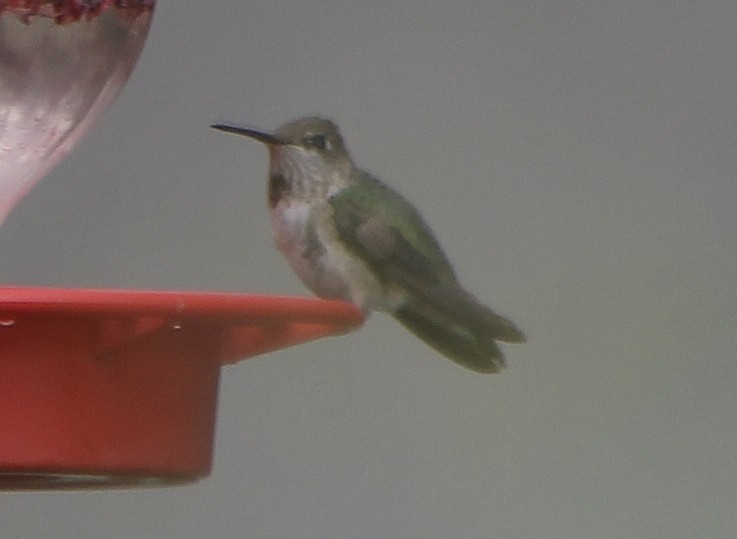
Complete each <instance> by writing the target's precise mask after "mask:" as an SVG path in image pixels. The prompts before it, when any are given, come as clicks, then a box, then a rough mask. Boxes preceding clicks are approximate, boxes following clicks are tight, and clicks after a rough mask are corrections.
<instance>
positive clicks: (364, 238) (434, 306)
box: [329, 176, 525, 372]
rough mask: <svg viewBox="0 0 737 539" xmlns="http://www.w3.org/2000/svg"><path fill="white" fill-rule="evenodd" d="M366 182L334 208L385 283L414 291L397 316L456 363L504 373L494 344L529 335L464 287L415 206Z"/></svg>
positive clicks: (341, 229)
mask: <svg viewBox="0 0 737 539" xmlns="http://www.w3.org/2000/svg"><path fill="white" fill-rule="evenodd" d="M362 180H363V181H362V182H361V183H360V185H358V186H357V187H356V188H353V187H349V188H346V189H344V190H342V191H340V192H339V193H337V194H336V195H334V196H333V197H332V198H331V199H330V201H329V202H330V205H331V207H332V210H333V217H334V222H335V226H336V231H337V233H338V235H339V237H340V240H341V241H342V242H343V243H344V244H345V245H346V246H347V247H348V248H349V249H351V250H352V251H353V252H354V253H355V254H356V255H357V256H359V257H361V259H362V260H364V261H365V262H366V263H367V264H368V265H369V266H370V267H371V269H372V270H373V271H374V272H375V273H376V274H377V275H378V276H379V278H380V279H382V280H383V281H384V282H387V283H394V284H397V285H399V286H400V287H402V288H404V289H405V290H406V291H407V292H409V296H410V299H409V300H408V302H407V303H406V304H405V305H403V306H402V307H400V309H399V310H398V311H397V312H395V313H393V314H394V316H395V317H396V318H397V319H399V320H400V322H402V323H403V324H404V325H405V326H407V327H408V328H409V329H410V330H412V331H413V332H414V333H415V334H416V335H418V336H419V337H420V338H422V339H423V340H425V341H426V342H428V343H429V344H430V345H431V346H433V347H434V348H435V349H437V350H438V351H440V352H441V353H443V354H445V355H446V356H448V357H450V358H451V359H453V360H454V361H456V362H458V363H460V364H462V365H465V366H466V367H469V368H471V369H473V370H477V371H482V372H497V371H498V370H500V368H501V366H502V365H503V364H504V359H503V356H502V354H501V352H500V351H499V349H498V348H497V347H496V345H495V343H494V340H500V341H506V342H523V341H524V340H525V337H524V335H523V334H522V332H521V331H520V330H519V329H518V328H517V327H516V326H515V325H514V323H512V322H511V321H509V320H507V319H505V318H503V317H501V316H499V315H497V314H496V313H494V312H493V311H492V310H491V309H489V308H487V307H485V306H484V305H482V304H481V303H479V302H478V301H477V300H476V299H475V298H474V297H473V296H472V295H471V294H470V293H468V292H466V291H465V290H464V289H463V288H462V287H461V286H460V285H459V283H458V282H457V280H456V278H455V275H454V273H453V270H452V268H451V266H450V263H449V262H448V260H447V258H446V257H445V255H444V254H443V251H442V249H441V247H440V245H439V244H438V242H437V240H436V239H435V237H434V236H433V234H432V232H431V231H430V229H429V228H428V227H427V225H425V223H424V221H423V220H422V217H421V216H420V215H419V213H418V212H417V210H415V208H414V207H413V206H412V205H411V204H410V203H409V202H407V201H406V200H405V199H404V198H402V197H401V195H399V194H398V193H396V192H395V191H393V190H391V189H390V188H389V187H388V186H386V185H385V184H382V183H380V182H379V181H378V180H374V179H373V178H371V177H370V176H366V178H364V179H362Z"/></svg>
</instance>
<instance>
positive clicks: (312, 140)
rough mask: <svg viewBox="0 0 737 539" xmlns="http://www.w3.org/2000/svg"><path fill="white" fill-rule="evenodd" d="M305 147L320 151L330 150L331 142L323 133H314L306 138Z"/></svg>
mask: <svg viewBox="0 0 737 539" xmlns="http://www.w3.org/2000/svg"><path fill="white" fill-rule="evenodd" d="M305 145H306V146H308V147H310V148H316V149H318V150H330V142H329V141H328V139H327V137H326V136H325V135H323V134H321V133H312V134H310V135H307V136H306V137H305Z"/></svg>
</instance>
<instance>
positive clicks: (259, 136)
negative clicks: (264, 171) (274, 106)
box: [210, 124, 286, 144]
mask: <svg viewBox="0 0 737 539" xmlns="http://www.w3.org/2000/svg"><path fill="white" fill-rule="evenodd" d="M210 127H212V128H213V129H217V130H218V131H224V132H226V133H233V134H235V135H242V136H244V137H249V138H252V139H255V140H258V141H259V142H263V143H264V144H286V142H285V141H283V140H282V139H280V138H278V137H276V136H274V135H272V134H270V133H263V132H262V131H256V130H255V129H247V128H245V127H235V126H233V125H225V124H214V125H211V126H210Z"/></svg>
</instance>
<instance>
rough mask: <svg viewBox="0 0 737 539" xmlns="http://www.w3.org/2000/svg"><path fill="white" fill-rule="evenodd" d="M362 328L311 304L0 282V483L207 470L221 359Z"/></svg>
mask: <svg viewBox="0 0 737 539" xmlns="http://www.w3.org/2000/svg"><path fill="white" fill-rule="evenodd" d="M362 321H363V316H362V314H361V312H360V311H359V310H358V309H357V308H356V307H354V306H353V305H350V304H347V303H344V302H340V301H326V300H320V299H313V298H295V297H281V296H262V295H242V294H223V293H204V292H159V291H157V292H149V291H128V290H82V289H71V290H70V289H53V288H0V488H4V489H29V488H30V489H33V488H43V489H47V488H81V487H96V488H100V487H111V486H140V485H159V484H172V483H181V482H187V481H193V480H196V479H198V478H201V477H203V476H206V475H207V474H208V473H209V471H210V467H211V461H212V445H213V435H214V425H215V413H216V406H217V390H218V380H219V373H220V367H221V365H222V364H226V363H233V362H236V361H238V360H240V359H245V358H248V357H251V356H254V355H257V354H262V353H264V352H269V351H273V350H277V349H279V348H284V347H286V346H291V345H294V344H298V343H302V342H306V341H309V340H312V339H317V338H320V337H325V336H329V335H336V334H340V333H346V332H348V331H350V330H352V329H355V328H356V327H358V326H359V325H360V324H361V323H362Z"/></svg>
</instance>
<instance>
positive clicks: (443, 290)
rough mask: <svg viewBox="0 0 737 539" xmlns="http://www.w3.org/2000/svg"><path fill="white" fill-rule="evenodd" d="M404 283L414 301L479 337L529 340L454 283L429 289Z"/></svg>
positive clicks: (411, 283)
mask: <svg viewBox="0 0 737 539" xmlns="http://www.w3.org/2000/svg"><path fill="white" fill-rule="evenodd" d="M401 283H402V286H404V287H405V288H406V289H407V290H408V291H409V292H410V293H411V294H412V295H413V296H414V297H415V298H417V299H419V300H422V303H424V304H426V305H430V306H432V307H433V308H434V309H435V310H437V312H438V313H439V314H442V316H443V317H444V318H445V319H447V320H453V321H455V323H457V324H460V325H463V326H466V327H468V328H470V329H473V330H474V332H475V333H478V334H479V335H486V336H488V337H489V338H491V339H494V340H495V341H501V342H507V343H515V344H519V343H523V342H525V341H526V340H527V338H526V337H525V334H524V333H522V331H521V330H520V329H519V328H518V327H517V326H516V325H515V324H514V322H512V321H511V320H507V319H506V318H504V317H503V316H499V315H498V314H496V313H495V312H494V311H492V310H491V309H489V308H488V307H486V306H485V305H482V304H481V303H479V301H478V300H477V299H476V298H475V297H473V295H471V294H470V293H469V292H467V291H465V290H464V289H463V288H461V287H460V286H459V285H458V284H456V283H454V282H441V283H435V284H433V285H431V286H427V285H425V284H423V283H418V282H417V281H416V280H411V279H403V280H402V281H401Z"/></svg>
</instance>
